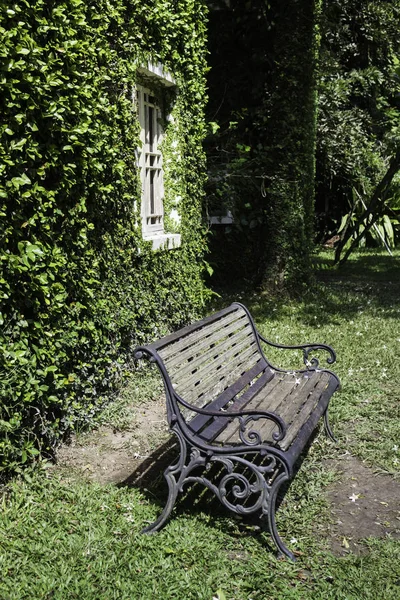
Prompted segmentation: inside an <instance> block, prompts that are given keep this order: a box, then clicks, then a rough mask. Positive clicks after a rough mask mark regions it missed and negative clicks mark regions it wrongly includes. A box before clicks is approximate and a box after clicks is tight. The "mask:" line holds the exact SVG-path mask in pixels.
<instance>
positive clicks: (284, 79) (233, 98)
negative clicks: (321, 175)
mask: <svg viewBox="0 0 400 600" xmlns="http://www.w3.org/2000/svg"><path fill="white" fill-rule="evenodd" d="M214 4H215V3H214ZM217 8H219V10H214V11H212V12H211V13H210V23H211V25H210V35H209V47H210V51H211V54H210V59H211V66H212V67H213V68H212V69H211V71H210V76H209V77H210V80H209V83H210V98H211V102H210V105H209V114H208V117H209V120H210V121H211V122H212V123H213V126H212V127H213V135H210V136H209V137H208V139H207V153H208V164H209V172H210V181H209V184H208V197H209V206H208V211H209V213H210V214H215V212H218V209H219V208H220V207H222V208H223V211H222V212H224V211H226V210H230V211H231V212H232V214H233V217H234V222H233V224H232V226H231V227H225V228H223V227H221V226H216V227H215V228H214V236H213V238H212V241H211V249H212V253H211V255H210V262H212V263H213V266H215V268H216V274H218V273H219V274H220V276H221V277H220V280H223V278H224V273H225V272H227V271H229V272H230V273H231V274H232V273H233V272H235V273H236V274H237V275H238V276H241V277H245V278H247V279H248V281H249V282H251V283H255V284H256V285H259V286H260V285H261V286H266V287H273V288H278V289H282V288H291V289H292V290H295V291H300V290H301V289H302V286H303V285H304V284H307V282H308V281H309V277H310V273H311V261H310V253H311V250H312V247H313V225H314V178H315V138H316V133H315V131H316V83H317V81H316V70H317V62H318V46H319V34H318V13H319V10H320V2H319V0H290V1H282V0H270V1H269V2H265V0H253V2H241V1H240V0H231V2H230V3H229V6H227V5H226V4H224V3H222V2H220V3H219V4H218V7H217ZM224 24H225V26H224ZM229 48H230V49H231V51H230V52H229V51H228V49H229ZM217 91H219V93H217ZM225 250H227V251H225ZM224 251H225V252H224ZM221 256H223V257H225V259H226V262H225V265H224V268H223V269H220V268H219V266H220V265H222V264H223V263H222V261H221ZM214 257H218V260H216V261H215V262H214Z"/></svg>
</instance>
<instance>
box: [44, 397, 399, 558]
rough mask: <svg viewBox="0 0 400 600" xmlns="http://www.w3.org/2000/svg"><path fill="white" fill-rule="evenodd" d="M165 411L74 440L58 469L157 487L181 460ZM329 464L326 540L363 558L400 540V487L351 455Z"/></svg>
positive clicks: (141, 414)
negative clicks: (378, 541)
mask: <svg viewBox="0 0 400 600" xmlns="http://www.w3.org/2000/svg"><path fill="white" fill-rule="evenodd" d="M165 412H166V410H165V398H164V397H163V396H160V397H159V398H158V399H156V400H153V401H151V402H150V403H148V404H146V405H143V406H141V407H140V408H138V411H137V412H136V414H135V415H134V416H133V420H132V423H131V425H130V427H129V429H128V430H126V431H116V430H113V429H111V428H108V427H102V428H100V429H99V430H98V431H95V432H92V433H90V434H86V435H80V436H78V437H75V438H74V439H73V440H72V441H71V443H70V444H69V445H66V446H63V447H61V448H60V449H59V452H58V456H57V465H56V466H55V467H53V468H72V469H77V470H78V471H79V472H80V473H81V474H82V475H83V476H84V477H86V478H87V479H89V480H94V481H99V482H100V483H104V484H105V483H122V482H124V483H126V484H133V485H140V486H143V487H147V485H148V484H149V482H150V481H151V483H152V485H154V483H155V479H159V480H161V479H162V472H163V470H164V468H165V467H166V466H167V465H168V464H170V462H171V460H172V459H173V457H175V456H176V455H177V449H174V448H173V439H172V438H171V435H170V433H169V431H168V426H167V420H166V414H165ZM171 449H172V452H171ZM326 465H327V467H328V468H329V469H330V470H332V469H333V470H336V471H338V472H339V478H338V480H336V481H335V483H333V484H332V485H330V486H329V487H328V488H327V490H326V494H327V498H328V501H329V503H330V507H331V508H330V510H331V515H332V523H331V524H330V525H328V526H327V529H326V535H327V540H328V543H329V546H330V549H331V550H332V552H333V553H335V554H337V555H343V554H346V553H349V552H353V553H355V554H361V553H363V552H364V551H365V549H366V548H365V545H364V544H363V543H362V542H361V540H363V539H365V538H368V537H374V538H383V537H385V536H388V535H391V536H392V537H393V538H396V539H400V483H399V482H398V481H396V480H394V479H392V478H391V477H389V476H387V475H382V474H379V473H375V472H374V470H373V469H371V468H370V467H368V466H366V465H365V464H364V463H363V462H361V461H360V460H358V459H357V458H355V457H353V456H351V455H350V454H346V455H344V456H343V457H341V458H339V459H335V460H328V461H326Z"/></svg>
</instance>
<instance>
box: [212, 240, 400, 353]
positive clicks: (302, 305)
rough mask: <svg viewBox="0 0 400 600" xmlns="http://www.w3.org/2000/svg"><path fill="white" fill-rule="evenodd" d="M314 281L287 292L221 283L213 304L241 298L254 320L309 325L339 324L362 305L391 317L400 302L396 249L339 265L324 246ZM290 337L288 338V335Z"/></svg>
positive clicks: (399, 261)
mask: <svg viewBox="0 0 400 600" xmlns="http://www.w3.org/2000/svg"><path fill="white" fill-rule="evenodd" d="M314 267H315V270H314V273H315V283H314V285H311V286H310V287H308V288H306V289H304V290H303V291H302V292H301V293H299V294H295V295H294V297H290V296H289V295H285V294H276V295H270V294H267V293H264V292H260V291H259V292H254V291H252V290H251V289H250V287H249V286H248V287H247V289H246V287H242V289H240V290H235V291H233V290H232V288H231V289H229V288H225V289H223V290H222V289H220V290H219V293H220V297H219V298H218V300H216V301H215V302H214V303H213V304H214V306H213V308H212V310H216V309H220V308H223V307H224V306H227V305H228V304H230V303H231V302H235V301H236V302H242V303H243V304H245V305H246V306H247V307H248V308H249V309H250V311H251V313H252V315H253V317H254V319H255V321H256V323H263V322H265V321H266V320H268V321H269V322H278V321H280V320H281V319H287V318H289V319H290V320H291V321H292V322H294V323H298V324H305V325H310V326H313V325H315V324H316V323H318V324H322V325H339V324H340V325H342V324H343V320H345V321H346V320H351V319H353V318H354V317H355V316H356V315H357V314H358V313H359V312H360V310H367V309H373V310H381V309H383V310H382V312H381V313H380V316H381V317H382V318H387V317H390V316H391V314H390V312H387V310H388V309H393V307H394V306H396V305H398V299H399V298H400V252H399V251H396V253H395V255H394V256H389V255H388V254H384V253H380V252H377V251H375V252H371V251H365V252H362V253H358V254H357V255H355V256H354V257H352V259H351V260H350V261H349V262H348V263H347V264H346V265H344V266H343V267H341V268H340V269H336V268H332V267H333V253H330V252H324V253H321V254H320V255H318V256H317V257H315V259H314ZM288 343H290V340H288Z"/></svg>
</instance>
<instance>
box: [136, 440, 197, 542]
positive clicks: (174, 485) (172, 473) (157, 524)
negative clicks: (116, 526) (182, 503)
mask: <svg viewBox="0 0 400 600" xmlns="http://www.w3.org/2000/svg"><path fill="white" fill-rule="evenodd" d="M175 433H176V432H175ZM177 437H178V439H179V443H180V447H181V452H180V456H179V459H178V462H177V463H175V464H173V465H170V466H169V467H167V468H166V469H165V471H164V477H165V479H166V480H167V484H168V499H167V502H166V504H165V506H164V509H163V511H162V513H161V515H160V516H159V517H158V519H156V521H154V523H150V525H147V527H145V528H144V529H142V533H155V532H156V531H158V530H159V529H161V527H163V525H164V524H165V523H166V521H167V520H168V518H169V516H170V514H171V512H172V509H173V508H174V506H175V502H176V499H177V497H178V493H179V490H180V487H181V483H180V481H181V477H182V471H183V469H184V466H185V462H186V455H187V452H186V444H185V442H184V440H183V439H182V438H181V436H180V435H177Z"/></svg>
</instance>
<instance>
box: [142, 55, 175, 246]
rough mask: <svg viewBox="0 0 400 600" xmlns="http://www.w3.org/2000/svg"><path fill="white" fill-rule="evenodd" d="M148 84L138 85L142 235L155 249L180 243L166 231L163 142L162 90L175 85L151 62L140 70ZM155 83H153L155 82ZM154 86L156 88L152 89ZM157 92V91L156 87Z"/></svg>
mask: <svg viewBox="0 0 400 600" xmlns="http://www.w3.org/2000/svg"><path fill="white" fill-rule="evenodd" d="M139 75H141V76H142V78H141V80H140V81H141V82H142V80H144V82H145V83H143V85H140V84H139V85H136V100H137V112H138V118H139V123H140V129H141V132H140V140H141V147H140V148H138V166H139V168H140V178H141V184H142V200H141V204H142V210H141V217H142V232H143V238H144V239H146V240H149V241H151V242H152V245H153V249H158V248H164V249H168V248H175V247H177V246H180V242H181V236H180V235H179V234H172V233H166V232H165V230H164V172H163V156H162V152H161V145H162V141H163V138H164V133H165V132H164V128H163V123H164V122H165V117H166V115H163V114H162V102H161V99H160V96H161V95H162V94H161V93H160V90H162V87H163V86H164V87H167V86H171V85H173V80H172V78H169V79H167V78H166V77H167V75H166V74H165V72H164V71H163V70H162V67H161V66H160V65H158V66H156V67H154V66H152V65H148V66H147V68H146V69H143V68H142V69H139ZM152 84H153V85H152ZM153 86H154V89H153ZM155 89H157V90H158V91H157V92H155V91H154V90H155Z"/></svg>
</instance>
